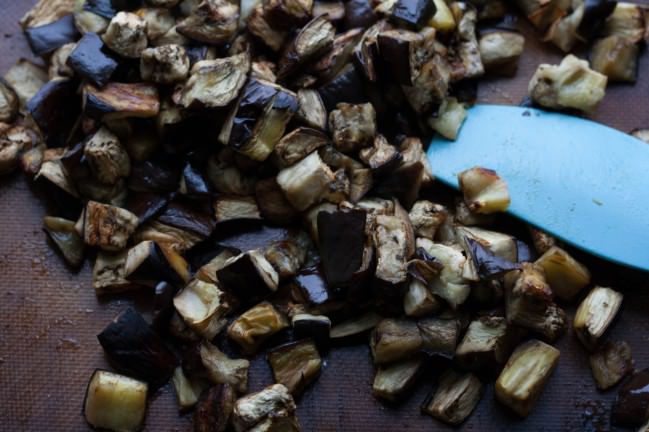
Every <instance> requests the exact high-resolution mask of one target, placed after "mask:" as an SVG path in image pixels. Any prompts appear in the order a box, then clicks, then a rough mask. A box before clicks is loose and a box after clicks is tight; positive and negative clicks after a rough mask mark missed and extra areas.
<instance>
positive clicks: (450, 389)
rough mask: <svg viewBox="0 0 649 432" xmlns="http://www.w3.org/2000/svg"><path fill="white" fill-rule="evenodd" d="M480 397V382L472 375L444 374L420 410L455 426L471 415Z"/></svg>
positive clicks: (451, 372)
mask: <svg viewBox="0 0 649 432" xmlns="http://www.w3.org/2000/svg"><path fill="white" fill-rule="evenodd" d="M481 397H482V382H481V381H480V379H478V377H476V376H475V375H473V374H472V373H464V374H460V373H458V372H455V371H454V370H449V371H447V372H446V373H444V374H443V375H442V376H441V377H440V378H439V382H438V384H437V389H436V390H435V392H434V393H431V394H430V395H429V396H428V397H427V398H426V400H425V401H424V404H423V405H422V407H421V410H422V411H423V412H424V413H425V414H428V415H430V416H433V417H434V418H436V419H437V420H439V421H442V422H444V423H447V424H450V425H453V426H456V425H459V424H461V423H462V422H464V420H466V419H467V417H469V415H471V413H472V412H473V410H474V409H475V407H476V406H477V405H478V402H480V398H481Z"/></svg>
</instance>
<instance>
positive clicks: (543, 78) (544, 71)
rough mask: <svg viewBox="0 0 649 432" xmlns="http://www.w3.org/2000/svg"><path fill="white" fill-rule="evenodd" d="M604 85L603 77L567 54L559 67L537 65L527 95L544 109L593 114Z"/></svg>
mask: <svg viewBox="0 0 649 432" xmlns="http://www.w3.org/2000/svg"><path fill="white" fill-rule="evenodd" d="M606 82H607V78H606V75H602V74H601V73H599V72H595V71H594V70H592V69H590V67H589V65H588V62H587V61H585V60H579V59H578V58H577V57H575V56H573V55H572V54H570V55H568V56H566V57H565V58H564V59H563V60H562V61H561V64H559V65H556V66H555V65H548V64H542V65H540V66H539V68H538V69H537V70H536V72H535V73H534V76H533V77H532V80H531V81H530V84H529V86H528V91H529V94H530V97H531V98H532V100H533V101H534V102H536V103H538V104H539V105H541V106H543V107H546V108H552V109H565V108H574V109H578V110H581V111H584V112H592V111H594V110H595V108H597V105H598V104H599V102H600V101H601V100H602V99H603V98H604V91H605V89H606Z"/></svg>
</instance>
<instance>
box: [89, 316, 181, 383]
mask: <svg viewBox="0 0 649 432" xmlns="http://www.w3.org/2000/svg"><path fill="white" fill-rule="evenodd" d="M97 339H98V340H99V343H100V344H101V346H102V348H103V349H104V352H105V353H106V355H107V356H108V358H109V359H110V360H111V361H112V362H114V364H115V365H116V366H117V367H118V368H119V369H120V370H123V371H124V372H125V373H127V374H129V375H132V376H134V377H136V378H138V379H141V380H143V381H146V382H147V383H148V384H149V386H150V388H151V389H152V390H154V389H157V388H158V387H160V386H162V385H164V384H165V383H166V382H167V381H168V380H169V378H170V377H171V375H172V374H173V371H174V369H175V367H176V365H177V364H178V360H177V359H176V356H174V354H173V353H172V352H171V351H170V350H169V348H167V346H166V345H165V343H164V341H163V340H162V339H161V338H160V336H158V335H157V334H156V333H155V332H154V331H153V330H151V328H150V327H149V325H148V324H147V323H146V321H144V318H142V315H140V314H139V313H138V312H136V311H135V309H133V308H128V309H126V310H125V311H124V312H122V313H120V314H119V315H117V317H115V319H114V320H113V321H112V322H111V323H110V324H109V325H108V326H106V328H105V329H104V330H102V332H101V333H99V334H98V335H97Z"/></svg>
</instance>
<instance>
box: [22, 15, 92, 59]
mask: <svg viewBox="0 0 649 432" xmlns="http://www.w3.org/2000/svg"><path fill="white" fill-rule="evenodd" d="M78 36H79V32H78V31H77V28H76V27H75V26H74V17H73V16H72V15H66V16H64V17H63V18H61V19H59V20H58V21H54V22H52V23H50V24H45V25H42V26H38V27H30V28H27V29H26V30H25V37H26V38H27V42H28V43H29V47H30V48H31V49H32V52H33V53H34V55H37V56H41V55H44V54H49V53H51V52H52V51H54V50H56V49H57V48H60V47H62V46H63V45H65V44H67V43H71V42H75V41H76V40H77V37H78Z"/></svg>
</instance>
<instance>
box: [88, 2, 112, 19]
mask: <svg viewBox="0 0 649 432" xmlns="http://www.w3.org/2000/svg"><path fill="white" fill-rule="evenodd" d="M83 10H85V11H88V12H92V13H94V14H95V15H99V16H100V17H104V18H106V19H112V18H113V17H114V16H115V15H117V10H116V9H115V8H114V7H113V2H112V1H111V0H86V1H85V2H84V3H83Z"/></svg>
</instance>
